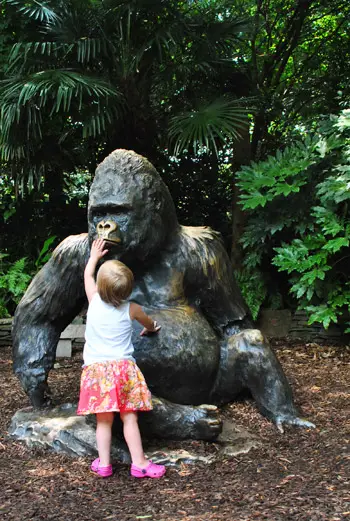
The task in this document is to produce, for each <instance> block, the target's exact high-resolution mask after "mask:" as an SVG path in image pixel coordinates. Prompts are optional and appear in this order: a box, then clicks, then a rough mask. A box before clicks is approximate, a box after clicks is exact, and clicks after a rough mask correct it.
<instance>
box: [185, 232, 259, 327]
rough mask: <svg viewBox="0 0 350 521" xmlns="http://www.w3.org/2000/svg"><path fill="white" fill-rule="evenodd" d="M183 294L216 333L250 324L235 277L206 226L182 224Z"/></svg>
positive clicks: (227, 259)
mask: <svg viewBox="0 0 350 521" xmlns="http://www.w3.org/2000/svg"><path fill="white" fill-rule="evenodd" d="M181 249H182V250H183V254H185V253H186V257H187V266H186V268H185V288H186V293H187V296H188V298H189V299H190V300H192V301H193V303H194V304H195V305H196V306H197V307H199V308H200V309H201V311H202V312H203V314H204V315H205V316H206V318H207V319H208V320H209V322H210V323H211V324H212V326H213V327H214V329H215V330H216V331H217V332H218V333H219V334H221V335H222V334H223V333H225V334H230V333H234V332H235V333H236V332H238V331H239V330H241V329H242V328H243V327H245V328H247V327H252V321H251V319H250V313H249V310H248V307H247V305H246V303H245V301H244V299H243V297H242V294H241V291H240V289H239V287H238V285H237V283H236V281H235V278H234V274H233V268H232V264H231V262H230V259H229V257H228V255H227V253H226V250H225V248H224V246H223V243H222V241H221V238H220V236H219V234H218V233H217V232H215V231H213V230H211V229H210V228H199V227H198V228H191V227H185V226H183V227H182V247H181Z"/></svg>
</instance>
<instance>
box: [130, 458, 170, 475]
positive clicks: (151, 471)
mask: <svg viewBox="0 0 350 521" xmlns="http://www.w3.org/2000/svg"><path fill="white" fill-rule="evenodd" d="M165 471H166V469H165V467H164V465H157V464H156V463H152V461H149V462H148V464H147V465H146V467H145V468H140V467H137V466H136V465H134V464H132V465H131V469H130V474H131V475H132V476H133V477H134V478H161V477H162V476H164V474H165Z"/></svg>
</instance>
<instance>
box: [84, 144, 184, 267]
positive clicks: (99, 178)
mask: <svg viewBox="0 0 350 521" xmlns="http://www.w3.org/2000/svg"><path fill="white" fill-rule="evenodd" d="M88 219H89V238H90V241H93V240H94V239H96V238H97V237H102V238H103V239H105V240H106V243H107V247H108V249H109V251H110V254H109V255H108V257H109V258H110V257H113V258H115V259H120V260H124V261H127V262H129V263H130V262H132V261H135V260H136V259H139V260H143V259H145V258H146V257H147V256H149V255H150V254H151V253H152V252H155V251H157V249H159V248H160V247H161V245H162V244H163V243H164V241H165V240H166V238H167V237H168V236H169V234H171V233H173V231H174V230H175V229H176V228H177V226H178V223H177V219H176V214H175V209H174V205H173V202H172V199H171V197H170V194H169V192H168V190H167V188H166V186H165V185H164V183H163V182H162V181H161V179H160V177H159V175H158V173H157V172H156V170H155V169H154V168H153V166H152V165H151V164H150V163H149V162H148V161H147V160H145V159H144V158H142V157H141V156H138V155H137V154H135V153H134V152H130V151H125V150H116V151H115V152H112V154H110V155H109V156H108V157H107V158H106V159H105V160H104V161H103V162H102V163H101V164H100V165H99V167H98V168H97V171H96V177H95V179H94V182H93V184H92V187H91V191H90V198H89V209H88Z"/></svg>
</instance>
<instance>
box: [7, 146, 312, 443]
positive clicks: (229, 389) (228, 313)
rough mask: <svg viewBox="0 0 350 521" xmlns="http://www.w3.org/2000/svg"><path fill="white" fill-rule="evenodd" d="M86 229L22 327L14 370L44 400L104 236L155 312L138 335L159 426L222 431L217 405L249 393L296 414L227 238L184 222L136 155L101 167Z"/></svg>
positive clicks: (264, 405)
mask: <svg viewBox="0 0 350 521" xmlns="http://www.w3.org/2000/svg"><path fill="white" fill-rule="evenodd" d="M88 224H89V228H88V230H89V233H88V234H81V235H77V236H71V237H68V238H66V239H65V240H64V241H63V242H62V243H61V244H60V245H59V246H58V247H57V248H56V250H55V251H54V253H53V255H52V258H51V259H50V261H49V262H48V263H47V264H46V265H45V266H44V267H43V269H42V270H41V271H40V272H39V273H38V274H37V275H36V277H35V278H34V279H33V281H32V283H31V285H30V286H29V288H28V290H27V292H26V294H25V295H24V297H23V299H22V301H21V302H20V304H19V306H18V308H17V310H16V313H15V318H14V325H13V356H14V370H15V372H16V374H17V375H18V376H19V378H20V381H21V384H22V386H23V388H24V390H25V391H26V392H27V393H28V395H29V397H30V399H31V402H32V404H33V405H34V406H35V407H39V406H42V405H45V403H46V402H47V399H48V391H49V389H48V386H47V377H48V374H49V371H50V369H51V368H52V367H53V364H54V362H55V352H56V346H57V342H58V339H59V337H60V333H61V331H62V330H63V329H64V328H65V327H66V326H67V325H68V324H69V323H70V322H71V321H72V319H73V318H74V317H75V316H76V315H77V314H78V313H79V312H80V311H81V309H82V308H83V306H84V305H86V297H85V292H84V284H83V272H84V267H85V265H86V262H87V259H88V257H89V246H90V244H91V243H92V241H93V240H94V239H95V238H97V237H103V238H104V239H105V240H106V243H107V247H108V249H109V253H108V254H107V255H106V257H105V258H106V259H108V258H109V259H110V258H113V259H119V260H121V261H123V262H124V263H125V264H127V265H128V266H129V267H130V268H131V269H132V271H133V272H134V275H135V288H134V291H133V293H132V297H131V299H132V300H134V301H135V302H137V303H139V304H141V305H142V306H143V307H144V309H145V311H146V313H147V314H149V315H150V316H152V317H154V319H156V320H157V322H158V323H159V324H161V325H162V330H161V333H160V334H159V335H153V336H149V337H140V336H139V333H140V326H139V325H138V324H137V323H136V324H135V327H134V336H133V342H134V346H135V357H136V360H137V363H138V365H139V366H140V368H141V370H142V371H143V373H144V375H145V377H146V380H147V383H148V385H149V387H150V389H151V390H152V392H153V393H154V395H155V396H159V397H160V399H156V400H155V403H156V407H155V411H154V414H153V413H151V415H150V416H149V417H148V420H147V421H149V418H151V419H152V415H153V423H156V424H157V425H156V426H154V430H155V431H157V429H158V431H157V433H158V434H160V435H164V436H169V437H171V436H172V434H173V437H186V436H189V437H198V438H205V439H210V438H213V437H215V436H216V435H217V434H218V433H219V431H220V422H219V421H218V420H217V419H216V418H215V410H216V408H215V407H211V406H202V407H195V406H196V405H199V404H207V403H209V404H221V403H225V402H229V401H232V400H233V399H234V398H235V397H236V396H237V395H238V394H239V393H240V392H241V391H242V390H244V389H247V390H249V391H250V392H251V394H252V395H253V398H254V399H255V401H256V403H257V406H258V408H259V409H260V411H261V412H262V413H263V414H264V415H265V416H267V417H268V418H270V419H271V420H272V421H274V422H275V423H276V424H277V425H279V426H280V427H281V425H282V424H283V423H287V424H288V423H289V424H297V425H304V426H311V425H312V424H310V423H309V422H306V421H305V420H303V419H301V418H299V417H298V413H297V411H296V409H295V406H294V404H293V398H292V392H291V388H290V386H289V384H288V382H287V380H286V377H285V375H284V373H283V370H282V368H281V366H280V364H279V362H278V360H277V359H276V357H275V356H274V354H273V352H272V351H271V350H270V348H269V346H268V344H267V343H266V341H265V340H264V338H263V336H262V335H261V333H260V331H258V330H255V329H251V327H252V325H251V321H250V317H249V311H248V309H247V307H246V304H245V303H244V301H243V299H242V296H241V293H240V291H239V289H238V287H237V285H236V282H235V280H234V277H233V274H232V268H231V265H230V261H229V258H228V256H227V254H226V251H225V249H224V247H223V245H222V242H221V240H220V238H219V236H218V234H217V233H216V232H214V231H212V230H211V229H210V228H203V227H197V228H196V227H184V226H180V225H179V224H178V221H177V217H176V213H175V208H174V204H173V201H172V198H171V196H170V194H169V192H168V189H167V188H166V186H165V184H164V183H163V181H162V180H161V178H160V176H159V175H158V173H157V171H156V170H155V169H154V167H153V166H152V165H151V164H150V163H149V162H148V161H147V160H146V159H145V158H143V157H141V156H139V155H137V154H136V153H134V152H131V151H126V150H116V151H114V152H113V153H111V154H110V155H109V156H108V157H107V158H106V159H105V160H104V161H103V162H102V163H101V164H100V165H99V166H98V168H97V170H96V176H95V179H94V181H93V183H92V186H91V191H90V198H89V206H88Z"/></svg>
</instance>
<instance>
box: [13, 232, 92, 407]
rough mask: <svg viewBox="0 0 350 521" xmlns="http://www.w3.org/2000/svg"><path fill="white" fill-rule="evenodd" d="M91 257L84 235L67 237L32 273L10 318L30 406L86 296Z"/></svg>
mask: <svg viewBox="0 0 350 521" xmlns="http://www.w3.org/2000/svg"><path fill="white" fill-rule="evenodd" d="M88 255H89V244H88V236H87V234H81V235H74V236H71V237H67V238H66V239H65V240H64V241H63V242H61V244H59V245H58V246H57V248H56V249H55V251H54V252H53V254H52V257H51V259H50V260H49V262H48V263H47V264H45V266H44V267H43V268H42V269H41V270H40V271H39V273H38V274H37V275H36V276H35V277H34V279H33V281H32V282H31V284H30V286H29V288H28V289H27V291H26V293H25V295H24V296H23V298H22V300H21V302H20V303H19V305H18V307H17V309H16V313H15V316H14V322H13V329H12V337H13V360H14V371H15V373H16V374H17V375H18V377H19V379H20V381H21V384H22V387H23V389H24V390H25V391H26V392H27V394H28V395H29V397H30V400H31V402H32V404H33V405H34V406H35V407H39V406H42V405H44V404H45V401H46V398H47V396H46V395H47V392H48V387H47V383H46V381H47V376H48V373H49V371H50V369H51V368H52V367H53V364H54V362H55V358H56V347H57V342H58V340H59V337H60V334H61V332H62V330H63V329H64V328H65V327H66V326H67V325H68V324H69V323H70V322H71V321H72V319H73V318H74V317H75V316H76V315H77V314H78V313H79V311H80V310H81V308H82V307H83V305H84V302H85V300H86V297H85V291H84V283H83V273H84V267H85V264H86V262H87V258H88Z"/></svg>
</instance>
